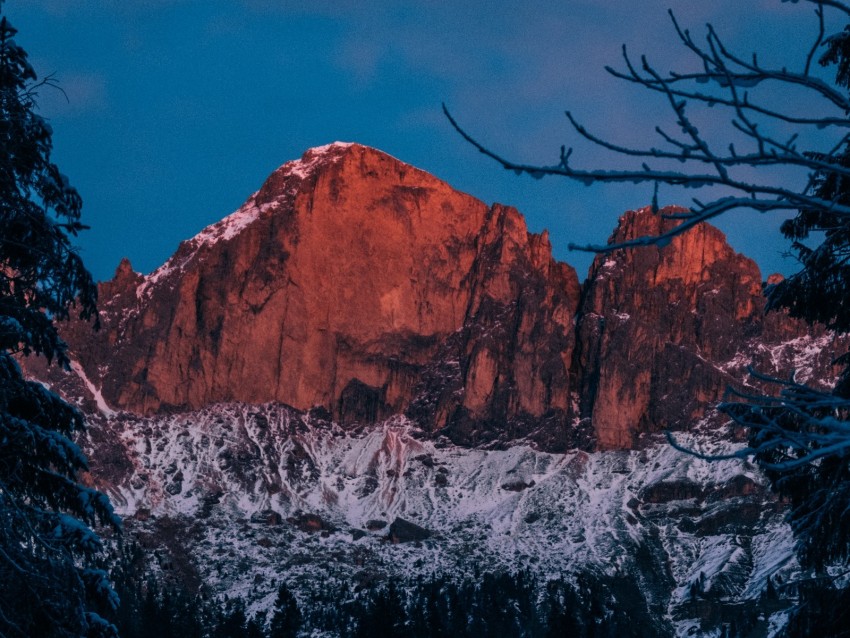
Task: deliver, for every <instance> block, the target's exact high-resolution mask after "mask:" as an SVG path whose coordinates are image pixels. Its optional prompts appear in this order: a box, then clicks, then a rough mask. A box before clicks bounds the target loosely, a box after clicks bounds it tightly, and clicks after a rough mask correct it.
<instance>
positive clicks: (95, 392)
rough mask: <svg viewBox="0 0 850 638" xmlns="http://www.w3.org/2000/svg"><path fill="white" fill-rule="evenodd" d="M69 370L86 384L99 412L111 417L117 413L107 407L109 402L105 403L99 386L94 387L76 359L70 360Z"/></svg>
mask: <svg viewBox="0 0 850 638" xmlns="http://www.w3.org/2000/svg"><path fill="white" fill-rule="evenodd" d="M71 370H73V371H74V372H75V373H76V374H77V376H78V377H80V380H81V381H82V382H83V385H85V386H86V389H87V390H88V391H89V392H91V394H92V396H93V397H94V401H95V403H96V404H97V409H98V410H100V413H101V414H102V415H103V416H105V417H107V418H112V417H114V416H116V415H117V414H118V413H117V412H116V411H115V410H113V409H112V408H110V407H109V404H107V403H106V399H104V398H103V393H101V391H100V389H99V388H96V387H95V385H94V384H93V383H92V382H91V380H90V379H89V378H88V377H87V376H86V372H85V370H83V366H81V365H80V364H79V363H77V362H76V361H72V362H71Z"/></svg>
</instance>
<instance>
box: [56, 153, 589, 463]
mask: <svg viewBox="0 0 850 638" xmlns="http://www.w3.org/2000/svg"><path fill="white" fill-rule="evenodd" d="M119 282H124V284H121V283H119ZM101 293H102V296H101V298H102V302H103V303H102V305H103V308H104V310H105V313H104V315H105V316H104V327H105V330H103V331H102V334H101V335H97V336H95V337H93V338H91V339H88V338H87V339H85V340H84V341H85V342H86V345H85V346H83V345H82V344H81V343H79V342H76V341H75V345H76V346H77V347H76V348H75V351H76V353H77V355H78V357H79V359H80V363H81V364H82V366H83V368H84V369H85V370H86V374H88V375H89V378H90V379H91V380H92V382H93V383H95V384H96V385H97V386H99V387H100V388H101V391H102V393H103V396H104V398H105V399H106V401H107V402H108V403H109V404H110V405H112V406H113V407H115V408H119V409H123V410H128V411H131V412H135V413H139V414H150V413H153V412H157V411H162V410H166V411H168V410H171V411H173V410H184V409H197V408H201V407H203V406H205V405H209V404H211V403H216V402H226V401H241V402H246V403H265V402H269V401H279V402H282V403H286V404H288V405H291V406H293V407H295V408H297V409H301V410H309V409H312V408H317V407H318V408H321V409H323V410H325V411H327V412H328V413H329V414H330V416H331V417H332V418H334V419H335V420H338V421H341V422H374V421H376V420H379V419H382V418H386V417H388V416H390V415H392V414H396V413H401V412H404V411H406V410H409V411H411V413H412V414H414V415H415V418H416V420H417V421H418V422H419V423H420V425H421V426H422V427H423V428H424V429H426V430H427V431H431V432H434V431H443V430H446V432H447V433H451V436H452V438H454V439H456V440H460V441H464V442H468V443H480V442H483V441H486V440H490V439H493V438H499V437H501V436H503V435H505V433H506V432H511V433H512V436H513V437H516V436H525V435H528V434H531V433H535V432H536V433H537V436H539V437H543V438H545V439H546V441H547V444H548V445H556V446H561V447H563V446H565V445H567V444H568V443H574V442H573V441H567V439H566V437H567V435H568V433H569V432H570V429H569V427H568V422H569V416H570V415H569V405H570V401H569V397H570V391H571V380H570V362H571V359H572V354H573V344H574V336H573V318H574V316H575V313H576V310H577V308H578V302H579V285H578V279H577V277H576V274H575V271H574V270H573V269H572V268H571V267H570V266H568V265H566V264H562V263H557V262H556V261H554V260H553V259H552V256H551V246H550V244H549V241H548V239H547V237H546V235H545V233H544V234H543V235H536V234H533V233H529V232H528V230H527V229H526V225H525V222H524V220H523V218H522V216H521V215H520V214H519V213H518V212H517V211H516V210H515V209H513V208H509V207H505V206H501V205H494V206H491V207H488V206H486V205H485V204H483V203H482V202H480V201H478V200H476V199H474V198H472V197H470V196H468V195H465V194H463V193H460V192H458V191H455V190H454V189H452V188H451V187H449V186H448V185H447V184H446V183H444V182H442V181H440V180H438V179H436V178H435V177H433V176H431V175H429V174H427V173H425V172H423V171H420V170H417V169H415V168H413V167H411V166H409V165H407V164H404V163H402V162H400V161H398V160H396V159H394V158H392V157H390V156H389V155H386V154H385V153H382V152H380V151H376V150H374V149H371V148H367V147H364V146H360V145H358V144H342V143H335V144H331V145H328V146H324V147H320V148H315V149H311V150H308V151H307V152H306V153H305V154H304V156H303V157H302V158H301V159H300V160H296V161H293V162H288V163H286V164H284V165H283V166H282V167H281V168H279V169H278V170H276V171H275V172H274V173H273V174H272V175H271V176H270V177H269V178H268V179H267V180H266V182H265V184H263V186H262V187H261V188H260V190H259V191H258V192H257V193H255V194H254V195H252V196H251V197H250V198H249V199H248V201H247V202H246V203H245V204H244V205H243V206H242V207H241V208H240V209H239V210H238V211H236V212H235V213H233V214H232V215H230V216H228V217H226V218H224V219H223V220H222V221H220V222H218V223H216V224H213V225H211V226H209V227H208V228H206V229H204V230H203V231H201V232H200V233H199V234H198V235H197V236H195V237H194V238H192V239H190V240H188V241H186V242H184V243H182V244H181V245H180V247H179V249H178V250H177V252H176V254H175V255H174V256H173V257H172V258H171V259H170V260H169V261H168V262H167V263H166V264H164V265H163V266H162V267H161V268H159V269H157V270H156V271H154V272H153V273H152V274H151V275H150V276H148V277H145V278H140V277H138V276H133V275H130V274H129V273H128V272H127V264H124V265H123V266H121V267H120V268H119V270H118V272H117V273H116V279H115V280H114V281H113V282H108V283H107V284H104V285H103V287H102V289H101ZM119 309H120V310H119ZM77 334H79V332H78V333H77ZM72 341H74V340H73V339H72ZM104 361H110V362H111V363H110V364H109V367H108V369H105V368H103V362H104Z"/></svg>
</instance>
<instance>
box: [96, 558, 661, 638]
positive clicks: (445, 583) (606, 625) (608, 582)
mask: <svg viewBox="0 0 850 638" xmlns="http://www.w3.org/2000/svg"><path fill="white" fill-rule="evenodd" d="M144 565H145V560H144V553H143V552H142V551H141V550H139V549H138V548H132V549H129V550H125V551H124V552H123V553H122V556H121V558H120V560H119V561H118V563H117V566H116V567H115V569H114V570H113V580H114V583H115V589H116V591H117V593H118V594H119V596H120V597H121V604H120V605H119V607H118V608H117V609H116V610H115V611H105V612H104V613H105V615H106V616H108V618H109V620H111V621H112V622H113V623H114V624H115V625H116V627H117V628H118V631H119V635H120V636H122V638H148V637H150V636H152V635H155V636H156V638H178V637H179V638H289V637H294V636H297V635H300V634H301V633H302V632H303V634H304V635H309V634H310V633H311V632H313V631H318V632H321V633H324V634H326V635H332V636H341V637H350V638H361V637H363V638H365V637H367V636H368V637H374V636H382V637H392V636H399V637H401V636H404V637H405V638H426V637H431V636H445V637H450V636H451V637H458V638H464V637H469V638H472V637H476V638H480V637H493V638H500V637H505V638H508V637H510V638H522V637H528V638H538V637H539V638H549V637H556V636H558V637H561V636H571V637H575V638H609V637H610V638H615V637H616V638H630V637H635V638H637V637H643V638H652V637H654V636H666V635H668V634H669V631H670V627H668V626H665V625H661V624H660V623H659V621H658V620H657V618H658V617H659V614H657V613H655V614H653V613H651V610H650V609H649V607H648V605H647V604H646V600H645V598H644V597H643V595H642V594H641V592H640V590H639V588H638V586H637V584H636V583H633V582H631V583H630V582H628V581H626V580H625V579H610V578H605V577H601V576H598V575H593V574H583V575H580V576H578V577H577V579H576V580H575V582H567V581H565V580H555V581H549V582H546V583H545V584H544V583H541V582H540V581H539V580H537V579H536V578H535V577H533V576H531V575H529V574H528V573H524V572H520V573H517V574H505V573H502V574H489V573H488V574H484V575H481V576H477V577H476V578H470V579H469V580H466V581H463V582H454V581H452V580H449V579H446V578H435V579H433V580H428V581H426V582H421V583H418V584H413V585H405V586H404V587H402V586H400V585H397V584H394V583H392V582H389V583H384V584H381V585H378V586H375V587H373V588H371V589H365V590H361V591H359V592H352V591H351V589H350V588H349V587H348V586H347V585H345V584H338V585H335V586H328V587H325V588H323V590H322V592H321V594H318V595H316V596H315V597H314V598H312V599H311V600H309V601H306V602H305V601H302V603H301V604H299V603H298V602H297V601H296V599H295V597H294V596H293V595H292V593H291V592H290V590H289V589H288V588H287V586H286V584H283V583H281V584H280V585H279V589H278V594H277V598H276V601H275V603H274V605H273V607H272V608H271V609H269V610H268V611H266V612H265V613H263V612H261V613H259V614H255V615H253V616H251V615H249V613H248V612H247V610H246V608H245V606H244V603H243V602H242V601H239V600H225V601H222V600H220V599H217V598H212V597H210V596H204V595H203V594H192V593H189V592H188V591H186V589H185V588H183V587H181V586H180V585H179V584H178V583H177V582H170V583H169V584H163V583H162V582H157V581H155V580H153V579H151V578H149V577H145V576H144V572H145V569H144ZM656 611H657V610H656Z"/></svg>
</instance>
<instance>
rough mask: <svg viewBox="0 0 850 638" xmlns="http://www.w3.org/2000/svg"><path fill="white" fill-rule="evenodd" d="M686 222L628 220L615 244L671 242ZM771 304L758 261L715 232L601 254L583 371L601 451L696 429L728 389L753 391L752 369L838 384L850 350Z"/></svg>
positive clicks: (634, 215) (583, 336) (584, 406)
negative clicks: (837, 364) (836, 367)
mask: <svg viewBox="0 0 850 638" xmlns="http://www.w3.org/2000/svg"><path fill="white" fill-rule="evenodd" d="M680 212H683V209H676V208H667V209H663V210H662V211H660V213H659V214H653V213H652V211H651V210H650V209H649V208H645V209H641V210H637V211H629V212H628V213H626V214H625V215H624V216H623V217H622V218H621V219H620V223H619V226H618V227H617V229H616V231H615V232H614V234H613V235H612V236H611V238H610V240H609V243H612V244H614V243H620V242H624V241H629V240H633V239H636V238H639V237H644V236H657V235H660V234H662V233H663V232H665V231H667V230H669V229H670V228H672V227H673V226H674V225H676V224H678V223H679V221H678V220H676V219H675V218H674V217H675V213H680ZM764 306H765V301H764V295H763V292H762V279H761V273H760V272H759V269H758V267H757V266H756V264H755V262H753V261H752V260H751V259H749V258H747V257H744V256H743V255H740V254H738V253H736V252H735V251H734V250H733V249H732V248H731V247H730V246H729V244H728V243H727V242H726V237H725V236H724V235H723V233H722V232H721V231H719V230H718V229H716V228H714V227H713V226H710V225H708V224H700V225H698V226H696V227H695V228H693V229H691V230H689V231H688V232H686V233H684V234H682V235H679V236H677V237H675V238H674V239H673V240H672V241H671V242H670V244H669V245H667V246H665V247H663V248H659V247H657V246H642V247H637V248H631V249H626V250H616V251H613V252H611V253H609V254H603V255H599V256H598V257H597V258H596V259H595V260H594V262H593V265H592V266H591V269H590V274H589V277H588V279H587V281H586V283H585V288H584V293H583V299H582V306H581V311H580V315H579V321H578V324H577V335H578V336H577V342H578V345H577V349H576V362H575V368H576V369H577V370H578V371H579V374H580V383H579V386H578V387H579V397H580V405H581V407H580V410H581V415H582V416H584V417H586V418H589V419H590V420H591V421H592V424H593V429H594V431H595V433H596V436H597V439H598V444H599V446H600V447H601V448H603V449H604V448H609V449H611V448H628V447H631V446H632V445H633V441H634V438H635V437H636V436H637V435H638V434H639V433H641V432H647V431H649V432H652V431H659V430H663V429H668V428H680V427H682V426H683V425H690V424H693V423H695V422H696V421H698V420H699V419H700V418H701V417H703V416H704V415H705V413H706V410H707V408H709V407H710V406H711V405H712V404H714V403H716V402H717V401H719V400H720V399H721V398H722V397H723V395H724V393H725V392H726V390H727V388H729V387H730V386H732V387H735V386H738V387H741V386H742V385H744V384H746V383H748V380H747V377H748V374H747V371H746V368H747V366H748V365H749V364H753V365H754V366H755V367H756V368H757V369H759V370H760V371H761V372H763V373H765V374H770V375H778V376H782V377H787V376H788V375H789V374H790V373H791V371H792V369H794V368H795V367H796V368H799V367H800V365H801V364H802V365H803V366H804V367H806V374H805V376H807V377H808V378H818V379H821V380H827V379H828V378H829V377H830V376H831V375H832V370H831V361H832V359H833V358H834V355H835V353H838V352H841V351H842V348H843V347H844V345H843V344H842V343H836V342H835V341H834V340H833V339H832V337H831V335H829V334H827V333H826V332H825V331H824V330H823V329H821V328H818V327H813V328H809V327H807V326H806V325H805V324H803V323H801V322H799V321H796V320H792V319H790V318H789V317H788V316H787V315H785V314H784V313H781V312H778V313H770V314H769V315H765V313H764ZM845 349H846V348H845ZM803 380H807V379H803ZM773 391H776V388H773Z"/></svg>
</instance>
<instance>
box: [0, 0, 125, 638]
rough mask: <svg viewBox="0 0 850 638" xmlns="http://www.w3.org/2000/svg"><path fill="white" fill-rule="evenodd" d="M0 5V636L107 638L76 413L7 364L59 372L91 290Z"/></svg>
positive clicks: (99, 512) (44, 126) (113, 522)
mask: <svg viewBox="0 0 850 638" xmlns="http://www.w3.org/2000/svg"><path fill="white" fill-rule="evenodd" d="M16 33H17V31H16V30H15V29H14V27H12V25H11V23H10V22H9V20H8V19H7V18H6V16H5V15H4V10H3V6H2V3H0V634H2V635H4V636H24V637H29V636H45V637H52V636H105V635H110V634H111V633H114V628H113V627H112V626H111V625H110V624H109V623H108V622H106V621H104V620H103V618H102V617H101V616H100V615H99V614H98V613H96V612H95V611H94V610H95V608H99V609H103V608H104V606H106V607H111V606H114V605H115V604H116V602H117V601H116V599H115V595H114V592H113V590H112V588H111V587H110V585H109V582H108V580H107V577H106V573H105V572H104V571H103V570H100V569H96V568H94V566H93V562H92V561H93V558H94V557H95V556H96V555H97V554H98V553H99V552H100V551H101V549H102V544H101V540H100V538H99V537H98V535H97V534H96V533H95V532H94V531H93V530H92V527H93V526H94V525H96V524H97V523H103V524H107V525H109V526H111V527H112V528H114V529H118V528H119V524H120V521H119V520H118V518H117V517H116V516H115V515H114V514H113V511H112V507H111V505H110V504H109V501H108V499H107V498H106V496H104V495H103V494H101V493H99V492H97V491H96V490H94V489H91V488H89V487H86V486H83V485H82V484H81V483H80V482H79V473H80V472H81V471H84V470H86V469H87V466H86V459H85V458H84V456H83V454H82V453H81V451H80V449H79V447H78V446H77V445H76V444H75V443H74V442H73V441H72V440H71V437H73V436H74V435H75V434H76V433H78V432H80V431H81V430H82V429H83V426H84V423H83V418H82V415H81V414H80V413H79V411H77V410H76V409H75V408H74V407H72V406H71V405H69V404H68V403H66V402H65V401H63V400H62V399H60V398H59V397H58V396H56V395H55V394H53V393H51V392H49V391H48V390H47V389H45V388H44V387H43V386H42V385H40V384H38V383H35V382H32V381H28V380H26V379H25V378H24V375H23V374H22V371H21V368H20V366H19V365H18V362H17V360H16V357H17V356H21V355H42V356H44V357H46V358H47V359H48V360H49V361H52V362H54V363H56V364H59V365H67V363H68V356H67V353H66V347H65V344H64V343H63V342H62V340H61V339H60V338H59V336H58V333H57V330H56V326H55V325H54V322H55V321H57V320H61V319H65V318H67V317H68V316H69V313H70V311H71V310H72V309H73V308H75V307H76V309H77V311H78V312H79V314H80V316H81V317H82V318H91V317H93V316H94V315H95V313H96V309H95V302H96V288H95V286H94V284H93V282H92V278H91V276H90V274H89V273H88V271H87V270H86V269H85V267H84V266H83V263H82V261H81V259H80V257H79V255H78V254H77V252H76V250H75V249H74V247H73V246H72V244H71V237H73V236H74V235H75V234H76V233H77V232H78V231H79V230H81V229H82V228H83V226H82V225H81V223H80V210H81V206H82V202H81V199H80V196H79V195H78V194H77V192H76V191H75V190H74V188H73V187H71V185H70V184H69V183H68V180H67V179H66V178H65V176H64V175H62V174H61V173H60V172H59V170H58V168H57V167H56V165H55V164H53V163H52V162H51V159H50V155H51V150H52V142H51V135H52V131H51V128H50V125H49V124H48V123H47V122H46V121H45V120H44V119H43V118H42V117H40V116H39V115H38V114H37V113H36V103H35V99H36V91H37V89H38V87H39V86H44V84H41V85H39V84H37V83H36V81H37V78H36V74H35V72H34V71H33V68H32V66H31V65H30V63H29V62H28V60H27V54H26V52H25V51H24V49H23V48H21V47H20V46H19V45H18V44H17V42H16V41H15V35H16Z"/></svg>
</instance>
